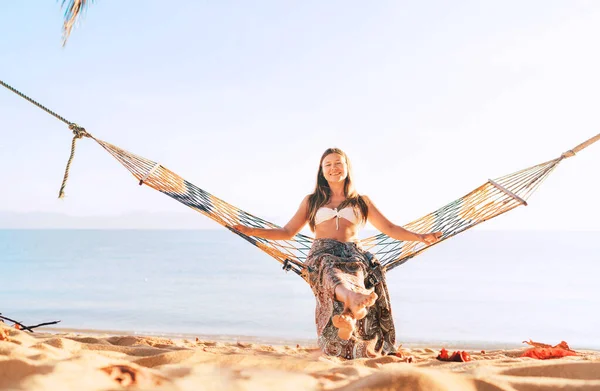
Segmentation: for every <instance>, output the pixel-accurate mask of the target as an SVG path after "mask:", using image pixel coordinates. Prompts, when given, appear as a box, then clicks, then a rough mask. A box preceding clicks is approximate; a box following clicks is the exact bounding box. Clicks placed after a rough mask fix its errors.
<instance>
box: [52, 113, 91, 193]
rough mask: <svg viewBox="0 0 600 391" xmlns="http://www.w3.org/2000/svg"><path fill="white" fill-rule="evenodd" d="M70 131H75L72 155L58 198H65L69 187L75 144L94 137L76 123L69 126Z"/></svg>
mask: <svg viewBox="0 0 600 391" xmlns="http://www.w3.org/2000/svg"><path fill="white" fill-rule="evenodd" d="M69 129H71V130H72V131H73V140H72V141H71V154H70V155H69V160H68V161H67V167H66V168H65V176H64V177H63V180H62V184H61V185H60V190H59V192H58V198H64V197H65V187H66V186H67V179H69V170H70V169H71V162H72V161H73V157H74V156H75V143H76V142H77V140H78V139H80V138H82V137H90V138H93V137H92V135H91V134H89V133H88V132H87V131H86V130H85V129H84V128H82V127H81V126H79V125H77V124H75V123H71V124H69Z"/></svg>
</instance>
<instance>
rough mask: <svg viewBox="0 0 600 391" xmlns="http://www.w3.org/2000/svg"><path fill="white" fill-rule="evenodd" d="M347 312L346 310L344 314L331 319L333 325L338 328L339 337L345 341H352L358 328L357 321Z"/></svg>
mask: <svg viewBox="0 0 600 391" xmlns="http://www.w3.org/2000/svg"><path fill="white" fill-rule="evenodd" d="M347 312H349V311H348V310H346V311H344V313H343V314H341V315H335V316H333V318H331V322H332V323H333V325H334V326H335V327H337V328H338V336H339V337H340V338H341V339H345V340H349V339H350V337H351V336H352V332H353V331H354V328H355V327H356V319H354V318H352V316H351V315H352V314H351V313H347Z"/></svg>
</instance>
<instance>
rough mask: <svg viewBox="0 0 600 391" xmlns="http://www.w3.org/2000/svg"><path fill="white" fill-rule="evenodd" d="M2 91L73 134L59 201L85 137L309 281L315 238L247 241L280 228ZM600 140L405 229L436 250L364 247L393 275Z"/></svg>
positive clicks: (376, 240) (412, 245) (512, 202)
mask: <svg viewBox="0 0 600 391" xmlns="http://www.w3.org/2000/svg"><path fill="white" fill-rule="evenodd" d="M0 85H2V86H4V87H6V88H7V89H9V90H10V91H12V92H14V93H16V94H17V95H19V96H21V97H22V98H24V99H26V100H28V101H29V102H31V103H33V104H34V105H36V106H38V107H39V108H41V109H42V110H44V111H46V112H47V113H49V114H51V115H53V116H54V117H56V118H57V119H59V120H61V121H63V122H64V123H66V124H67V125H69V128H70V129H71V130H72V131H73V133H74V135H75V136H74V137H73V141H72V143H71V155H70V157H69V160H68V162H67V168H66V171H65V177H64V179H63V183H62V186H61V190H60V193H59V197H62V195H63V191H64V188H65V185H66V181H67V178H68V173H69V167H70V165H71V162H72V160H73V156H74V153H75V142H76V141H77V140H78V139H80V138H83V137H86V138H91V139H93V140H95V141H96V142H97V143H98V144H100V145H101V146H102V147H103V148H104V149H105V150H106V151H108V152H109V153H110V154H111V155H112V156H113V157H114V158H116V159H117V160H118V161H119V162H120V163H121V164H122V165H123V166H124V167H125V168H127V170H129V172H131V173H132V174H133V176H134V177H135V178H136V180H137V181H138V182H139V184H140V185H142V184H145V185H147V186H150V187H151V188H153V189H155V190H158V191H160V192H161V193H164V194H166V195H168V196H169V197H171V198H173V199H175V200H177V201H179V202H181V203H182V204H184V205H187V206H188V207H190V208H192V209H194V210H196V211H198V212H200V213H202V214H203V215H205V216H207V217H208V218H210V219H212V220H214V221H216V222H217V223H219V224H221V225H222V226H224V227H226V228H228V229H229V230H230V231H231V232H233V233H235V234H237V235H239V236H240V237H242V238H244V239H245V240H247V241H248V242H250V243H252V244H253V245H255V246H256V247H258V248H259V249H261V250H263V251H264V252H266V253H267V254H269V255H271V256H272V257H273V258H275V259H276V260H278V261H279V262H281V263H282V264H283V268H284V269H285V270H291V271H293V272H295V273H296V274H298V275H299V276H301V277H303V278H304V279H306V273H305V272H304V271H305V266H304V261H305V259H306V256H307V254H308V251H309V250H310V248H311V245H312V242H313V238H311V237H309V236H306V235H302V234H298V235H296V236H295V237H294V238H293V239H291V240H268V239H262V238H257V237H250V236H247V235H244V234H242V233H241V232H239V231H237V230H235V229H234V228H232V227H233V226H234V225H236V224H241V225H246V226H250V227H256V228H276V227H278V226H277V225H275V224H273V223H271V222H269V221H266V220H263V219H261V218H260V217H257V216H254V215H251V214H250V213H247V212H245V211H243V210H241V209H239V208H237V207H235V206H233V205H231V204H229V203H227V202H225V201H223V200H221V199H219V198H217V197H215V196H213V195H212V194H210V193H208V192H207V191H205V190H202V189H200V188H199V187H197V186H195V185H194V184H192V183H190V182H188V181H186V180H185V179H183V178H181V177H180V176H179V175H177V174H175V173H174V172H173V171H170V170H169V169H167V168H165V167H163V166H162V165H160V164H159V163H156V162H154V161H152V160H149V159H146V158H143V157H141V156H138V155H134V154H132V153H130V152H127V151H126V150H124V149H121V148H119V147H116V146H114V145H112V144H110V143H107V142H105V141H102V140H99V139H97V138H95V137H93V136H92V135H91V134H89V133H88V132H87V131H86V130H85V129H84V128H82V127H80V126H78V125H77V124H75V123H73V122H70V121H68V120H66V119H65V118H63V117H61V116H60V115H58V114H56V113H55V112H53V111H51V110H49V109H48V108H46V107H44V106H43V105H41V104H40V103H38V102H36V101H35V100H33V99H31V98H29V97H28V96H26V95H24V94H23V93H21V92H19V91H18V90H16V89H15V88H13V87H11V86H10V85H8V84H6V83H4V82H3V81H1V80H0ZM598 140H600V134H597V135H596V136H594V137H592V138H590V139H589V140H587V141H585V142H583V143H581V144H579V145H578V146H576V147H575V148H573V149H570V150H568V151H566V152H565V153H563V154H562V155H561V156H559V157H558V158H556V159H553V160H549V161H547V162H545V163H541V164H538V165H535V166H532V167H529V168H526V169H524V170H520V171H517V172H514V173H512V174H508V175H505V176H502V177H500V178H497V179H493V180H492V179H490V180H488V181H487V182H485V183H484V184H482V185H481V186H479V187H477V188H476V189H475V190H473V191H471V192H470V193H468V194H466V195H464V196H463V197H461V198H459V199H457V200H455V201H452V202H450V203H448V204H447V205H444V206H442V207H441V208H439V209H437V210H435V211H433V212H431V213H429V214H428V215H426V216H423V217H421V218H420V219H417V220H415V221H413V222H410V223H408V224H406V225H404V226H403V227H404V228H406V229H408V230H410V231H413V232H417V233H426V232H442V237H441V238H440V240H439V241H437V242H436V243H434V244H431V245H426V244H423V243H420V242H407V241H401V240H396V239H393V238H390V237H389V236H387V235H385V234H383V233H381V234H379V235H375V236H372V237H369V238H366V239H362V240H361V241H360V245H361V247H362V248H363V249H364V250H367V251H369V252H371V253H372V254H374V255H375V256H376V257H377V258H378V259H379V261H380V263H381V265H382V267H383V268H384V270H385V271H390V270H392V269H393V268H395V267H397V266H400V265H402V264H403V263H404V262H406V261H408V260H409V259H411V258H412V257H414V256H415V255H418V254H420V253H421V252H423V251H424V250H426V249H428V248H430V247H431V246H434V245H437V244H439V243H441V242H443V241H444V240H447V239H449V238H451V237H453V236H455V235H457V234H459V233H461V232H463V231H466V230H467V229H469V228H472V227H474V226H476V225H477V224H480V223H483V222H484V221H487V220H489V219H491V218H493V217H496V216H498V215H501V214H503V213H505V212H508V211H509V210H512V209H514V208H516V207H518V206H521V205H527V199H528V198H529V197H530V196H531V195H532V194H533V192H534V191H535V190H536V189H537V188H538V187H539V185H540V184H541V183H542V182H543V181H544V179H546V177H548V175H549V174H550V173H551V172H552V171H553V170H554V169H555V168H556V166H557V165H558V164H559V163H560V162H561V161H562V160H564V159H566V158H569V157H571V156H574V155H575V154H576V153H577V152H579V151H581V150H582V149H584V148H586V147H588V146H589V145H591V144H593V143H594V142H596V141H598Z"/></svg>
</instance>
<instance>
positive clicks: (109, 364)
mask: <svg viewBox="0 0 600 391" xmlns="http://www.w3.org/2000/svg"><path fill="white" fill-rule="evenodd" d="M557 342H558V341H557ZM440 348H441V347H438V346H432V347H430V348H411V349H402V352H403V354H404V357H396V356H387V357H382V358H374V359H358V360H349V361H346V360H342V359H339V358H332V357H327V356H324V355H322V354H321V352H320V351H319V350H318V348H316V346H300V345H294V346H290V345H287V346H286V345H282V346H278V345H262V344H255V343H249V342H244V341H241V340H240V341H237V342H220V341H208V340H201V339H194V340H189V339H188V340H185V339H182V340H177V339H173V340H172V339H167V338H160V337H142V336H129V335H116V336H110V335H83V334H76V333H48V332H44V331H43V330H40V331H36V332H35V333H29V332H25V331H21V330H17V329H14V328H11V327H8V325H3V324H0V389H2V390H68V389H72V390H120V389H125V388H131V389H148V390H150V389H156V390H200V389H202V390H457V391H458V390H460V391H466V390H506V391H508V390H511V391H512V390H527V391H529V390H600V352H594V351H577V355H575V356H570V357H564V358H558V359H549V360H537V359H532V358H527V357H525V358H523V357H520V356H521V355H522V354H523V352H524V351H526V350H527V349H528V348H530V346H527V345H525V344H524V346H523V348H520V349H511V350H488V351H482V350H468V351H467V352H468V353H469V355H470V356H471V361H469V362H443V361H440V360H438V359H436V357H437V355H438V354H439V352H440ZM406 361H412V362H410V363H407V362H406Z"/></svg>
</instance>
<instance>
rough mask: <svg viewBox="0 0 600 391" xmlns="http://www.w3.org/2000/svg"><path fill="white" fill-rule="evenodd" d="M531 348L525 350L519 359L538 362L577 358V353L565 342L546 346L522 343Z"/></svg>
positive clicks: (528, 342) (532, 342)
mask: <svg viewBox="0 0 600 391" xmlns="http://www.w3.org/2000/svg"><path fill="white" fill-rule="evenodd" d="M523 343H526V344H527V345H530V346H533V348H531V349H528V350H526V351H525V352H524V353H523V354H522V355H521V357H531V358H536V359H538V360H547V359H549V358H561V357H566V356H577V353H576V352H575V351H574V350H572V349H571V348H570V347H569V344H567V343H566V342H565V341H560V343H559V344H558V345H554V346H552V345H548V344H545V343H541V342H534V341H532V340H529V341H523Z"/></svg>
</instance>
